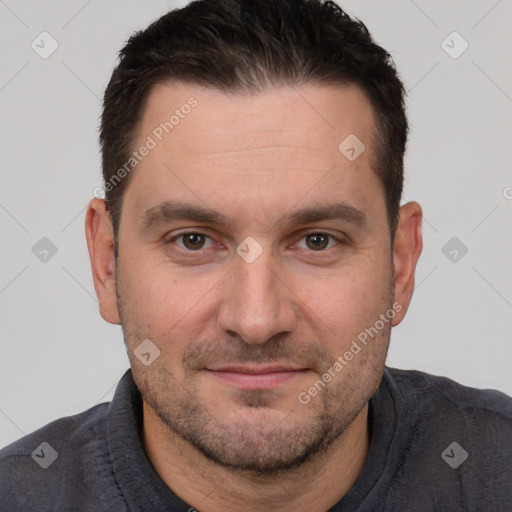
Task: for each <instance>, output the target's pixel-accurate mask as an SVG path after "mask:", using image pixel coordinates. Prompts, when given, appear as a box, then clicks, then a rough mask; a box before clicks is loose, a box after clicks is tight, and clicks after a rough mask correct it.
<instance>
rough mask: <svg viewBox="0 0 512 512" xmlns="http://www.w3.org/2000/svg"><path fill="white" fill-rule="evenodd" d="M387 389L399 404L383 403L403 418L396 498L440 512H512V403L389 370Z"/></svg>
mask: <svg viewBox="0 0 512 512" xmlns="http://www.w3.org/2000/svg"><path fill="white" fill-rule="evenodd" d="M383 385H384V386H385V387H386V386H387V388H388V390H389V393H390V394H391V397H392V403H393V405H391V403H390V402H386V403H384V404H383V406H388V407H393V408H394V411H395V418H396V423H395V426H394V429H393V442H392V444H391V446H390V448H389V451H390V455H389V460H390V461H391V463H390V464H388V468H387V472H388V474H390V475H392V478H393V485H391V486H390V488H389V489H388V490H387V491H386V492H387V494H388V497H389V499H390V500H393V499H396V500H403V499H415V500H417V501H418V503H423V504H429V505H430V509H432V510H433V509H436V510H437V508H438V507H441V505H442V507H441V508H443V509H444V510H476V509H478V510H500V511H501V510H503V511H505V510H507V511H508V510H512V398H510V397H509V396H507V395H506V394H505V393H502V392H500V391H497V390H493V389H477V388H472V387H469V386H464V385H462V384H460V383H458V382H456V381H454V380H452V379H449V378H447V377H440V376H435V375H430V374H428V373H425V372H420V371H412V370H398V369H393V368H388V367H387V368H386V369H385V372H384V378H383ZM475 506H476V508H474V507H475ZM423 509H426V508H421V507H420V510H423ZM386 510H387V509H386Z"/></svg>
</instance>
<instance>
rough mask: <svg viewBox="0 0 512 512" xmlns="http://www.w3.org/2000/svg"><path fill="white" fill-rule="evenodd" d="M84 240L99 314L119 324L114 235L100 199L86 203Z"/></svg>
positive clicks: (107, 214)
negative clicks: (87, 204) (87, 205)
mask: <svg viewBox="0 0 512 512" xmlns="http://www.w3.org/2000/svg"><path fill="white" fill-rule="evenodd" d="M85 236H86V238H87V247H88V249H89V258H90V260H91V268H92V277H93V280H94V289H95V290H96V295H97V297H98V302H99V305H100V314H101V316H102V317H103V319H104V320H106V321H107V322H109V323H111V324H120V323H121V321H120V316H119V311H118V309H117V297H116V279H115V264H116V262H115V258H114V232H113V228H112V223H111V221H110V216H109V213H108V212H107V210H106V208H105V201H103V199H97V198H94V199H92V200H91V202H90V203H89V207H88V209H87V214H86V217H85Z"/></svg>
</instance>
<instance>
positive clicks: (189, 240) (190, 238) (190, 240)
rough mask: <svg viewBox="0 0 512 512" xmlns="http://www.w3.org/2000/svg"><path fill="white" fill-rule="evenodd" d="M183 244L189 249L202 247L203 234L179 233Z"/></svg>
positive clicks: (203, 241)
mask: <svg viewBox="0 0 512 512" xmlns="http://www.w3.org/2000/svg"><path fill="white" fill-rule="evenodd" d="M181 238H182V240H183V245H184V246H185V247H186V248H187V249H190V250H191V251H193V250H197V249H202V248H203V246H204V243H205V238H206V237H205V235H202V234H201V233H185V234H183V235H181Z"/></svg>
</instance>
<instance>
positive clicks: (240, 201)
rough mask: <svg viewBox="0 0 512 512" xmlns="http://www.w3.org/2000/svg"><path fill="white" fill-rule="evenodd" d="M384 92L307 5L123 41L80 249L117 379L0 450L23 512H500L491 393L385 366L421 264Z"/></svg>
mask: <svg viewBox="0 0 512 512" xmlns="http://www.w3.org/2000/svg"><path fill="white" fill-rule="evenodd" d="M403 96H404V90H403V86H402V84H401V82H400V80H399V78H398V76H397V73H396V71H395V69H394V66H393V64H392V62H391V59H390V57H389V55H388V54H387V53H386V52H385V51H384V50H383V49H382V48H380V47H379V46H377V45H376V44H375V43H374V42H373V41H372V39H371V37H370V35H369V33H368V31H367V30H366V28H365V26H364V25H363V24H362V23H360V22H357V21H354V20H352V19H350V18H349V17H348V16H347V15H346V14H345V13H343V12H342V11H341V9H339V8H338V7H337V6H336V5H334V4H333V3H330V2H325V3H323V2H321V1H320V0H296V1H289V0H272V1H267V0H258V1H254V2H247V1H242V0H227V1H226V0H224V1H222V0H208V1H206V0H200V1H198V2H193V3H191V4H189V5H188V6H187V7H185V8H183V9H180V10H175V11H171V12H169V13H168V14H166V15H165V16H163V17H162V18H160V19H159V20H158V21H156V22H155V23H154V24H152V25H151V26H150V27H149V28H147V29H146V30H145V31H142V32H139V33H137V34H136V35H134V36H133V37H132V38H131V39H130V41H129V42H128V44H127V45H126V46H125V48H124V49H123V50H122V52H121V56H120V63H119V65H118V67H117V68H116V70H115V71H114V73H113V75H112V78H111V81H110V83H109V85H108V87H107V90H106V93H105V99H104V111H103V116H102V122H101V137H100V141H101V146H102V155H103V174H104V180H105V187H104V188H105V193H106V198H105V200H101V199H93V200H92V201H91V202H90V204H89V208H88V211H87V216H86V236H87V243H88V248H89V254H90V258H91V265H92V271H93V277H94V284H95V289H96V293H97V295H98V299H99V303H100V313H101V315H102V317H103V318H104V319H105V320H106V321H107V322H110V323H113V324H121V326H122V328H123V334H124V338H125V343H126V347H127V352H128V356H129V359H130V365H131V369H130V370H128V371H127V372H126V374H125V375H124V376H123V378H122V379H121V381H120V383H119V385H118V388H117V390H116V393H115V397H114V399H113V401H112V402H111V403H110V404H100V405H98V406H96V407H93V408H92V409H89V410H88V411H85V412H83V413H81V414H78V415H76V416H72V417H68V418H62V419H59V420H57V421H55V422H53V423H50V424H49V425H47V426H45V427H43V428H42V429H39V430H37V431H36V432H33V433H32V434H30V435H28V436H26V437H25V438H23V439H21V440H19V441H17V442H15V443H13V444H11V445H10V446H8V447H6V448H4V449H3V450H2V451H1V452H0V496H1V498H2V499H1V501H0V508H1V510H8V511H14V510H23V511H31V510H38V511H50V510H56V511H68V510H73V511H83V510H87V511H106V510H109V511H163V510H172V511H187V510H188V511H193V510H200V511H201V512H219V511H226V510H240V511H247V512H259V511H262V512H263V511H284V512H292V511H293V512H295V511H311V512H317V511H318V512H323V511H328V510H331V511H336V512H341V511H402V510H414V511H427V510H428V511H433V510H445V511H455V510H475V511H476V510H485V511H490V510H492V511H510V510H511V509H512V508H511V507H512V448H511V441H512V400H511V399H510V398H509V397H507V396H506V395H504V394H502V393H500V392H498V391H492V390H486V391H481V390H476V389H471V388H467V387H464V386H462V385H460V384H457V383H455V382H453V381H451V380H449V379H447V378H441V377H434V376H431V375H428V374H425V373H421V372H416V371H403V370H395V369H390V368H387V367H385V360H386V354H387V349H388V344H389V339H390V333H391V328H392V327H394V326H396V325H397V324H399V323H400V322H401V321H402V319H403V318H404V316H405V314H406V311H407V308H408V306H409V303H410V300H411V296H412V292H413V288H414V271H415V267H416V262H417V260H418V258H419V255H420V252H421V249H422V239H421V218H422V211H421V208H420V206H419V205H418V204H417V203H415V202H410V203H407V204H405V205H404V206H402V207H401V208H400V198H401V191H402V182H403V155H404V151H405V144H406V136H407V121H406V116H405V113H404V101H403Z"/></svg>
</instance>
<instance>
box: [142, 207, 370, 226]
mask: <svg viewBox="0 0 512 512" xmlns="http://www.w3.org/2000/svg"><path fill="white" fill-rule="evenodd" d="M141 219H142V221H141V225H140V227H139V230H140V231H146V230H148V229H150V228H152V227H155V226H158V225H162V224H166V223H169V222H172V221H176V220H192V221H195V222H201V223H205V224H212V225H219V226H225V227H227V228H229V229H231V230H233V228H234V223H233V222H232V221H231V220H230V219H229V218H228V217H227V216H226V215H224V214H223V213H221V212H218V211H215V210H211V209H209V208H205V207H203V206H198V205H194V204H191V203H182V202H174V201H164V202H162V203H160V204H158V205H156V206H153V207H151V208H148V209H147V210H146V211H145V212H143V213H142V215H141ZM336 219H338V220H343V221H345V222H349V223H352V224H355V225H358V226H360V225H362V224H364V223H365V220H366V216H365V214H364V213H363V212H362V211H360V210H358V209H357V208H354V207H353V206H350V205H348V204H345V203H333V204H327V205H322V206H311V207H309V208H303V209H301V210H298V211H295V212H293V213H287V214H285V215H284V216H283V218H282V219H281V220H279V221H278V222H277V223H276V224H288V225H290V226H297V225H299V224H309V223H312V222H319V221H323V220H336Z"/></svg>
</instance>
